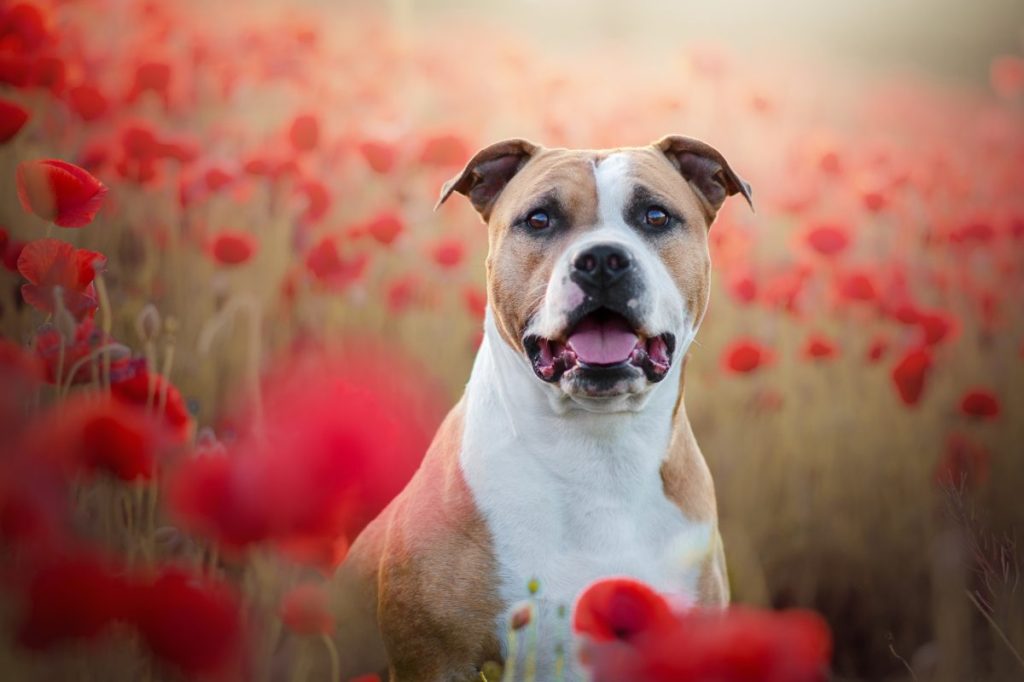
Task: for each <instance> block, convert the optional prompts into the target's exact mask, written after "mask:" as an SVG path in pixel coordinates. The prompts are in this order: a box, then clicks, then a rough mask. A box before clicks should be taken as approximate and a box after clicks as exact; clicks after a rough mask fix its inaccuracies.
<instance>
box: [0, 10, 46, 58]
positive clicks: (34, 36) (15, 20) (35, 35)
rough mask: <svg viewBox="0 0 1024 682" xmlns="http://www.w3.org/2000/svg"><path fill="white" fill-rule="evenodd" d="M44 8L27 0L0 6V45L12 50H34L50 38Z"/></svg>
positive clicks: (16, 51) (15, 51)
mask: <svg viewBox="0 0 1024 682" xmlns="http://www.w3.org/2000/svg"><path fill="white" fill-rule="evenodd" d="M48 26H49V21H48V19H47V16H46V15H45V14H44V13H43V10H42V9H41V8H40V7H38V6H36V5H33V4H30V3H27V2H19V3H13V4H11V5H9V6H7V7H4V8H0V46H3V47H4V48H6V49H7V50H10V51H11V52H14V53H18V52H33V51H35V50H37V49H39V48H40V47H42V45H43V44H44V43H45V42H46V41H47V40H48V39H49V38H50V31H49V28H48Z"/></svg>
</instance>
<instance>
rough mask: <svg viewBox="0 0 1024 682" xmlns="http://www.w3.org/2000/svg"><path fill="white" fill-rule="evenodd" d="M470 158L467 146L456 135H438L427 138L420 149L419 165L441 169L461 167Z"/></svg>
mask: <svg viewBox="0 0 1024 682" xmlns="http://www.w3.org/2000/svg"><path fill="white" fill-rule="evenodd" d="M469 156H470V150H469V146H468V145H467V144H466V142H465V140H463V139H462V138H461V137H459V136H458V135H453V134H440V135H435V136H433V137H429V138H427V139H426V140H425V141H424V142H423V147H422V148H421V149H420V156H419V159H420V163H422V164H425V165H428V166H438V167H442V168H447V167H455V166H461V165H462V164H464V163H465V162H466V161H467V160H468V159H469Z"/></svg>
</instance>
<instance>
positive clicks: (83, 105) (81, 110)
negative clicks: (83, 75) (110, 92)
mask: <svg viewBox="0 0 1024 682" xmlns="http://www.w3.org/2000/svg"><path fill="white" fill-rule="evenodd" d="M68 105H69V106H70V107H71V111H73V112H75V114H76V115H77V116H78V118H80V119H82V120H83V121H86V122H89V121H95V120H98V119H100V118H103V116H104V115H105V114H106V113H107V111H108V110H109V109H110V103H109V102H108V101H107V97H106V95H104V94H103V92H102V91H101V90H100V89H99V88H97V87H95V86H93V85H88V84H86V83H83V84H81V85H76V86H75V87H73V88H71V90H69V91H68Z"/></svg>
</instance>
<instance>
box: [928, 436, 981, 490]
mask: <svg viewBox="0 0 1024 682" xmlns="http://www.w3.org/2000/svg"><path fill="white" fill-rule="evenodd" d="M990 460H991V456H990V455H989V451H988V449H987V448H985V447H984V446H982V445H979V444H977V443H973V442H971V441H970V440H969V439H968V438H967V437H966V436H963V435H961V434H959V433H953V434H950V435H949V438H947V439H946V451H945V453H944V454H943V456H942V458H941V459H940V460H939V462H938V464H937V465H936V467H935V474H934V480H935V483H936V484H938V485H943V486H953V487H955V488H959V487H960V486H961V485H964V486H967V487H968V488H976V487H978V486H979V485H981V484H983V483H984V482H985V481H987V480H988V475H989V465H990Z"/></svg>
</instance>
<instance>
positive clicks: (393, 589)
mask: <svg viewBox="0 0 1024 682" xmlns="http://www.w3.org/2000/svg"><path fill="white" fill-rule="evenodd" d="M464 419H465V406H464V403H463V402H461V401H460V403H459V404H458V405H456V406H455V407H454V408H453V409H452V411H451V412H450V413H449V415H448V417H447V418H446V419H445V421H444V422H443V423H442V425H441V427H440V429H439V430H438V432H437V435H436V437H435V438H434V441H433V443H432V444H431V446H430V448H429V450H428V452H427V455H426V457H425V458H424V460H423V464H422V465H421V467H420V469H419V470H418V471H417V472H416V475H415V476H414V477H413V480H412V481H411V482H410V483H409V485H408V486H407V487H406V489H405V490H404V491H403V492H402V493H401V495H400V496H399V497H398V498H396V499H395V501H394V502H393V503H392V505H391V506H390V507H389V508H388V510H387V512H386V514H385V515H384V516H383V517H382V519H381V520H380V521H381V522H382V523H380V524H379V526H378V528H377V529H375V530H374V533H375V534H378V537H375V538H372V539H371V541H372V544H373V545H374V546H375V547H374V549H375V550H376V551H377V552H379V561H378V575H377V589H378V617H379V619H380V625H381V630H382V632H383V633H384V637H385V644H386V646H387V649H388V654H389V656H390V658H391V661H392V665H393V666H394V667H395V669H396V670H399V671H402V670H405V671H406V673H407V674H411V673H412V671H418V672H417V674H419V673H420V672H423V671H426V673H425V674H432V673H431V671H433V670H437V671H438V672H440V671H448V670H449V669H450V668H449V665H448V661H452V662H454V661H461V662H465V661H474V662H476V663H477V664H482V663H484V662H485V661H486V660H489V659H495V660H497V659H498V658H499V657H500V649H499V644H498V642H497V639H496V637H495V635H494V633H495V630H496V623H497V619H498V617H499V614H500V613H501V612H502V605H501V603H500V600H499V597H498V594H497V590H496V587H495V586H496V584H497V580H496V578H495V575H494V570H495V565H496V562H495V557H494V551H493V544H492V541H491V536H490V533H489V530H488V528H487V526H486V524H485V522H484V520H483V518H482V517H481V515H480V513H479V511H478V510H477V508H476V505H475V503H474V501H473V497H472V493H471V492H470V490H469V487H468V485H467V484H466V481H465V478H464V477H463V474H462V471H461V468H460V464H459V453H460V452H461V448H462V433H463V429H464ZM470 672H471V671H470Z"/></svg>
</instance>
